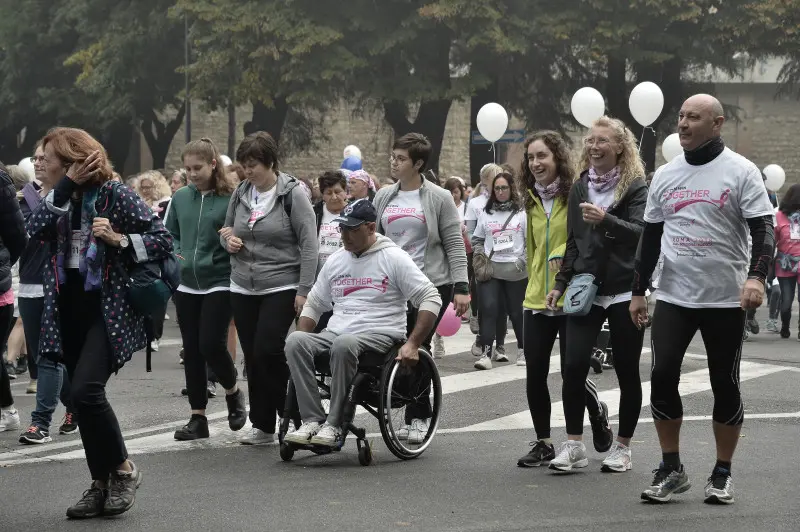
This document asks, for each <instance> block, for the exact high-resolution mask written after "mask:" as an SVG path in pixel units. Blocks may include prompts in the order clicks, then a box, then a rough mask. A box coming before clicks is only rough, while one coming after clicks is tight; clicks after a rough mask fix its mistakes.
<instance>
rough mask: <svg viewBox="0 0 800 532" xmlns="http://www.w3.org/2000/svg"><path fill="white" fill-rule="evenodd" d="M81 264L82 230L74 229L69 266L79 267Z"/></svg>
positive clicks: (70, 245)
mask: <svg viewBox="0 0 800 532" xmlns="http://www.w3.org/2000/svg"><path fill="white" fill-rule="evenodd" d="M80 264H81V232H80V231H73V232H72V239H71V240H70V244H69V259H68V260H67V268H78V267H79V266H80Z"/></svg>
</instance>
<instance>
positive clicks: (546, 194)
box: [533, 177, 561, 201]
mask: <svg viewBox="0 0 800 532" xmlns="http://www.w3.org/2000/svg"><path fill="white" fill-rule="evenodd" d="M560 184H561V178H560V177H557V178H556V180H555V181H553V182H552V183H550V184H549V185H547V186H544V185H540V184H539V182H538V181H537V182H536V183H534V185H533V186H534V188H535V189H536V193H537V194H539V197H540V198H542V199H543V200H546V201H550V200H551V199H553V198H555V197H556V194H558V185H560Z"/></svg>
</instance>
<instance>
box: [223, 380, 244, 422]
mask: <svg viewBox="0 0 800 532" xmlns="http://www.w3.org/2000/svg"><path fill="white" fill-rule="evenodd" d="M225 402H226V403H228V426H229V427H230V428H231V430H233V431H236V430H240V429H241V428H242V427H244V424H245V423H247V408H246V407H245V404H244V394H243V393H242V390H241V389H240V390H236V393H232V394H229V395H226V396H225Z"/></svg>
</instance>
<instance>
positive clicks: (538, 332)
mask: <svg viewBox="0 0 800 532" xmlns="http://www.w3.org/2000/svg"><path fill="white" fill-rule="evenodd" d="M523 328H524V341H523V346H524V349H525V372H526V377H527V381H526V386H525V388H526V392H527V395H528V408H529V409H530V411H531V418H532V419H533V428H534V430H535V431H536V438H537V439H539V440H541V439H545V438H549V437H550V413H551V405H550V389H549V388H548V386H547V376H548V375H549V374H550V354H551V353H552V351H553V344H555V342H556V335H558V337H559V341H558V348H559V349H558V351H559V354H560V358H561V371H562V375H563V369H564V355H565V354H566V352H567V317H566V316H564V315H563V314H562V315H558V316H548V315H547V314H542V313H534V312H532V311H531V310H529V309H525V311H524V313H523ZM581 397H583V398H584V403H585V405H586V409H587V410H588V411H589V415H590V416H596V415H597V414H599V413H600V400H599V399H598V397H597V386H596V385H595V384H594V383H593V382H592V381H590V380H589V379H586V381H585V384H584V389H583V392H581Z"/></svg>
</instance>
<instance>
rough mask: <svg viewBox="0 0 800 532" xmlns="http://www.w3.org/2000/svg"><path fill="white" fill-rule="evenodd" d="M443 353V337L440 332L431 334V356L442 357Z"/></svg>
mask: <svg viewBox="0 0 800 532" xmlns="http://www.w3.org/2000/svg"><path fill="white" fill-rule="evenodd" d="M444 355H445V350H444V338H442V337H441V335H440V334H438V333H436V334H435V335H433V358H442V357H444Z"/></svg>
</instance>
